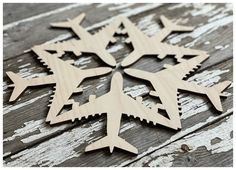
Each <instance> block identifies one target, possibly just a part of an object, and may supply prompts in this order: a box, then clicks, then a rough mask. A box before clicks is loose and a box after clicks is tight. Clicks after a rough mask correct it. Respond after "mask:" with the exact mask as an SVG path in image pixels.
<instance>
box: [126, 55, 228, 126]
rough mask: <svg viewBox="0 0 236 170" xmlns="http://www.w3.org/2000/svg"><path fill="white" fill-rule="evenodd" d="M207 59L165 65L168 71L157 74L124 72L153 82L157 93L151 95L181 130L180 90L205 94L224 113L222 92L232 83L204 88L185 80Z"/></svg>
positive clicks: (199, 57)
mask: <svg viewBox="0 0 236 170" xmlns="http://www.w3.org/2000/svg"><path fill="white" fill-rule="evenodd" d="M207 58H208V56H207V55H202V56H197V57H194V58H192V59H189V60H186V61H185V62H182V63H179V64H177V65H174V66H171V65H164V67H165V68H166V69H164V70H161V71H158V72H156V73H151V72H146V71H143V70H138V69H130V68H127V69H125V70H124V71H125V73H126V74H128V75H130V76H133V77H136V78H139V79H143V80H147V81H149V82H151V84H152V86H153V88H154V89H155V91H151V92H150V95H152V96H155V97H159V99H160V100H161V103H162V105H163V108H164V109H165V110H166V112H167V113H168V115H169V117H170V120H172V121H174V122H175V123H176V125H177V127H178V128H181V122H180V116H179V113H180V112H179V106H178V100H177V94H178V89H181V90H185V91H189V92H193V93H198V94H205V95H207V97H208V98H209V99H210V101H211V103H212V104H213V105H214V107H215V108H216V109H217V110H218V111H220V112H222V111H223V109H222V105H221V101H220V96H224V94H223V93H221V92H222V91H223V90H224V89H226V88H227V87H228V86H229V85H230V84H231V82H230V81H224V82H221V83H219V84H217V85H215V86H213V87H203V86H200V85H197V84H196V83H193V82H187V81H184V80H183V79H184V78H186V76H187V75H188V74H189V73H190V72H193V71H194V70H195V69H197V68H198V67H199V66H200V65H201V63H202V62H203V61H204V60H206V59H207Z"/></svg>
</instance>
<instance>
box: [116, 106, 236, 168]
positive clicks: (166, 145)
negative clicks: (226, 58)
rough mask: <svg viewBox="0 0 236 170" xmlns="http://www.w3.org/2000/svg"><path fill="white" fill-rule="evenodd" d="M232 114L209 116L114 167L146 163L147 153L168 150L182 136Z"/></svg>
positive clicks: (229, 111)
mask: <svg viewBox="0 0 236 170" xmlns="http://www.w3.org/2000/svg"><path fill="white" fill-rule="evenodd" d="M232 112H233V109H229V110H227V111H226V112H225V113H222V114H221V115H219V116H211V117H209V118H208V119H207V120H206V121H205V120H204V121H202V122H200V123H198V124H196V125H194V126H192V127H188V128H187V129H185V130H181V131H179V132H178V133H176V134H175V135H173V136H171V138H170V139H168V140H166V141H165V142H164V143H162V144H161V145H159V146H156V147H150V148H148V150H147V151H145V152H143V153H141V154H139V155H138V156H137V157H135V158H133V159H130V160H127V161H124V162H123V163H121V164H119V165H116V166H126V165H128V164H130V162H134V161H135V160H140V161H141V160H142V159H144V161H143V162H145V161H146V162H147V161H148V160H145V159H146V158H147V159H148V157H147V156H146V155H148V154H149V153H151V152H153V151H155V152H158V151H159V150H160V149H161V148H163V147H164V148H167V149H168V146H169V144H171V143H172V142H173V141H176V140H177V139H180V138H182V137H183V136H186V135H188V134H190V133H191V132H194V131H196V130H197V129H200V128H201V127H204V126H206V125H207V124H209V123H210V122H213V121H215V120H219V119H220V118H222V117H225V116H226V115H230V114H231V113H232ZM140 158H141V159H140ZM136 162H139V161H136ZM167 162H168V160H167ZM134 164H135V163H134ZM130 166H132V164H130Z"/></svg>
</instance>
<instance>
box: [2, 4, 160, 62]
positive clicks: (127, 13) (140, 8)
mask: <svg viewBox="0 0 236 170" xmlns="http://www.w3.org/2000/svg"><path fill="white" fill-rule="evenodd" d="M161 5H162V4H144V5H140V6H138V7H135V8H133V9H130V10H128V11H124V12H122V11H121V12H120V13H118V14H116V15H115V16H112V17H110V18H109V19H105V20H103V21H100V22H98V23H95V24H93V25H92V26H89V27H87V28H86V30H87V31H91V30H95V29H98V28H100V27H103V26H104V25H106V24H108V23H110V22H111V21H112V20H113V19H114V18H116V17H117V15H123V16H127V17H130V16H134V15H137V14H139V13H143V12H145V11H148V10H152V9H155V8H158V7H160V6H161ZM6 30H7V29H6ZM6 30H5V31H6ZM5 34H7V33H5ZM71 37H72V34H71V33H67V34H61V35H59V36H58V37H56V38H53V39H51V40H48V41H46V42H45V43H52V42H57V41H62V40H65V39H68V38H71ZM6 40H7V36H5V37H4V41H3V44H4V47H5V48H8V47H9V46H8V45H11V46H12V45H14V44H12V43H11V41H10V40H8V41H6ZM6 43H7V44H8V45H7V44H6ZM28 48H29V47H28ZM22 51H24V52H23V53H20V55H22V54H24V53H27V52H29V51H31V50H30V49H24V50H22ZM18 55H19V54H18ZM4 60H5V59H4Z"/></svg>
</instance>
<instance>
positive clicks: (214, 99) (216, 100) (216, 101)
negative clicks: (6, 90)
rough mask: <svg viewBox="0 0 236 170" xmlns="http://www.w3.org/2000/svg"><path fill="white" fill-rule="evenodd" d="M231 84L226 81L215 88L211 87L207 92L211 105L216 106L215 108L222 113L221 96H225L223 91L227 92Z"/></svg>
mask: <svg viewBox="0 0 236 170" xmlns="http://www.w3.org/2000/svg"><path fill="white" fill-rule="evenodd" d="M230 84H231V81H224V82H221V83H219V84H217V85H215V86H213V87H210V88H209V90H208V91H207V93H206V94H207V96H208V98H209V99H210V101H211V103H212V104H213V105H214V107H215V108H216V109H217V110H218V111H220V112H222V111H223V108H222V104H221V101H220V97H221V96H225V95H224V94H223V93H222V91H223V90H225V89H226V88H227V87H229V86H230Z"/></svg>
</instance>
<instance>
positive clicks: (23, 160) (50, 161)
mask: <svg viewBox="0 0 236 170" xmlns="http://www.w3.org/2000/svg"><path fill="white" fill-rule="evenodd" d="M226 72H228V70H223V71H220V70H215V71H207V72H202V73H200V74H196V75H195V76H194V78H190V79H189V81H197V82H198V83H199V84H201V85H205V86H208V85H210V84H211V85H212V82H211V81H210V80H207V79H212V81H213V82H215V83H216V82H218V81H219V80H220V78H218V77H219V75H221V74H223V73H226ZM204 78H205V79H204ZM213 84H214V83H213ZM124 91H125V93H126V94H130V95H131V96H132V97H137V96H139V95H142V94H144V93H148V92H149V90H148V88H147V87H146V86H145V85H139V86H134V87H127V88H125V90H124ZM186 100H187V101H189V102H193V103H194V100H193V99H191V100H190V99H189V98H187V99H186ZM183 101H184V100H183ZM196 105H199V103H197V102H195V105H194V104H193V105H191V104H190V105H188V102H185V103H183V107H186V108H187V109H185V112H184V113H183V115H184V116H183V117H182V119H186V118H187V117H190V116H192V115H193V114H192V111H193V109H192V108H196ZM201 107H203V108H204V107H205V105H202V106H200V107H199V109H198V111H196V112H194V113H195V114H197V113H199V112H201V111H202V110H203V108H201ZM228 112H230V110H229V111H228ZM225 114H227V113H225ZM223 115H224V114H223ZM215 119H216V117H211V118H209V119H208V120H207V122H210V121H212V120H215ZM32 123H33V124H34V123H35V122H32ZM205 123H206V122H202V123H199V124H197V125H195V126H193V127H192V128H188V129H186V130H183V131H181V132H179V133H177V134H176V135H174V136H172V137H171V139H169V140H168V141H166V142H165V143H163V146H164V145H165V144H166V143H168V142H171V141H174V140H176V139H178V138H180V137H181V136H184V135H186V134H188V133H190V132H191V131H194V129H197V128H199V127H201V126H203V125H204V124H205ZM99 124H100V126H97V122H95V123H93V124H92V125H91V126H90V127H91V128H90V127H89V128H85V129H83V127H84V126H86V125H83V126H82V127H79V128H76V129H80V130H81V128H82V129H83V130H84V131H85V130H86V134H92V132H91V131H94V132H95V131H98V130H99V129H100V127H101V126H102V125H101V124H102V123H101V122H100V123H99ZM31 125H32V124H29V125H28V126H27V127H25V128H29V127H30V126H31ZM34 126H35V125H34ZM36 127H37V126H36ZM94 127H97V129H96V128H94ZM133 127H135V123H133V122H131V123H128V124H125V125H123V126H122V127H121V130H120V131H121V132H124V131H125V130H128V129H130V128H133ZM41 128H43V126H41ZM41 128H38V129H39V131H41V133H39V134H36V135H32V136H29V137H27V138H23V139H22V140H21V141H22V142H26V143H27V142H31V141H33V140H36V139H39V138H41V137H42V136H46V135H48V134H50V131H49V130H48V129H47V130H45V131H43V130H40V129H41ZM58 128H60V127H58ZM33 129H37V128H33ZM76 129H73V130H72V131H71V132H66V133H63V134H66V135H67V136H63V134H62V135H60V136H58V137H56V138H60V139H58V140H56V139H55V138H53V139H50V140H49V141H47V142H49V144H47V145H49V146H48V147H49V148H45V147H46V146H47V145H46V144H44V143H42V144H40V145H39V146H37V148H31V149H27V150H25V151H23V152H20V153H19V154H17V155H14V156H13V157H12V158H17V159H16V160H14V161H13V162H9V163H8V165H7V166H14V165H16V164H23V166H32V165H34V164H35V163H38V164H39V165H46V164H47V165H48V166H53V165H58V164H59V163H61V162H64V161H66V160H67V159H69V158H72V157H78V156H79V155H80V154H78V152H76V151H74V149H75V148H77V147H78V146H80V145H81V143H70V142H69V141H68V140H72V141H78V140H79V139H77V138H78V136H76V135H75V134H77V135H78V134H82V135H81V136H84V135H83V134H85V132H84V131H83V132H81V131H80V130H76ZM122 129H123V130H122ZM20 131H22V129H21V130H20ZM71 133H73V134H74V135H73V134H71ZM19 134H20V133H19V132H18V133H17V134H15V137H16V136H19V137H20V135H19ZM71 136H73V139H71V138H72V137H71ZM63 138H64V139H63ZM82 138H83V139H81V140H82V141H83V142H88V141H89V142H91V140H95V139H93V137H90V136H89V135H87V136H86V135H85V136H84V137H82ZM65 139H66V141H64V143H62V144H58V143H60V142H61V140H65ZM52 141H57V144H56V145H57V147H52V146H51V145H52V144H51V143H53V142H52ZM83 142H82V143H83ZM54 144H55V143H54ZM65 145H66V146H65ZM51 147H52V148H51ZM62 147H63V148H64V147H65V149H68V150H69V151H70V153H68V152H69V151H68V152H67V151H66V153H65V154H63V155H60V156H59V157H57V158H55V155H54V152H56V151H53V150H54V149H57V148H60V149H61V148H62ZM155 148H156V147H155ZM152 149H153V148H149V150H148V151H146V152H144V153H143V154H145V153H147V152H150V150H152ZM46 150H47V152H46V154H45V151H46ZM48 150H49V151H48ZM62 151H64V149H62ZM32 152H35V153H36V154H37V155H36V156H37V157H40V158H42V159H40V160H37V161H36V160H33V161H32V162H31V160H30V156H29V155H31V153H32ZM68 155H69V156H68ZM141 155H142V154H141ZM141 155H140V156H141ZM46 158H47V161H46V162H47V163H46V164H41V162H45V159H46ZM55 159H56V160H55ZM34 161H35V162H34Z"/></svg>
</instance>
